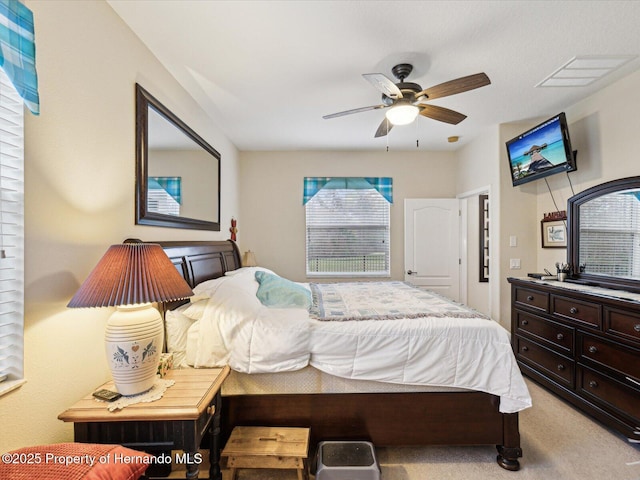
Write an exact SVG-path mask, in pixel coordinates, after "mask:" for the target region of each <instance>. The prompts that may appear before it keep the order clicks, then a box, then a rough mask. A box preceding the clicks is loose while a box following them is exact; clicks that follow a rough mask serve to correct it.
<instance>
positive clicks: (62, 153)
mask: <svg viewBox="0 0 640 480" xmlns="http://www.w3.org/2000/svg"><path fill="white" fill-rule="evenodd" d="M27 6H28V7H29V8H31V9H32V10H33V12H34V17H35V31H36V44H37V69H38V77H39V83H40V99H41V112H42V113H41V115H40V116H39V117H34V116H32V115H31V114H30V113H25V136H26V142H25V213H26V214H25V251H26V262H25V290H26V292H25V328H24V340H25V375H26V380H27V383H26V384H25V385H23V386H22V387H21V388H19V389H18V390H15V391H13V392H10V393H8V394H6V395H4V396H2V397H0V425H2V434H1V435H0V451H2V452H4V451H7V450H9V449H13V448H17V447H21V446H24V445H34V444H38V443H47V442H59V441H70V440H72V439H73V434H72V426H71V425H67V424H63V422H61V421H59V420H57V416H58V414H59V413H60V412H62V411H63V410H64V409H65V408H67V407H68V406H70V405H71V404H72V403H74V402H75V401H76V400H77V399H78V398H79V397H81V396H82V395H85V394H86V393H87V392H89V391H91V389H93V388H94V387H96V386H98V385H100V384H101V383H102V382H104V381H106V380H108V378H109V373H108V371H107V367H106V361H105V359H104V350H103V335H104V325H105V320H106V318H107V316H108V315H109V314H110V309H77V310H71V309H67V308H66V304H67V302H68V301H69V299H70V298H71V296H72V295H73V293H74V292H75V290H76V289H77V288H78V286H79V285H80V283H81V282H82V281H83V280H84V279H85V278H86V276H87V274H88V273H89V271H90V270H91V269H92V268H93V267H94V266H95V264H96V263H97V261H98V260H99V259H100V257H101V256H102V254H103V253H104V252H105V251H106V249H107V247H108V246H109V245H110V244H113V243H119V242H121V241H122V240H124V239H125V238H127V237H138V238H142V239H144V240H173V239H194V240H205V239H224V238H228V236H229V232H228V231H227V228H228V225H229V221H230V218H231V216H237V215H238V208H237V205H238V188H237V185H238V179H237V175H238V165H237V158H238V154H237V151H236V149H235V147H234V146H233V145H232V144H231V143H230V142H228V140H227V139H226V138H225V137H224V136H223V135H222V134H221V133H220V130H219V128H218V127H217V126H216V125H215V124H214V123H213V122H212V121H211V119H209V118H208V117H207V116H206V115H205V114H204V113H203V111H202V110H201V109H200V108H199V107H198V106H197V105H196V104H195V102H194V101H193V99H192V98H191V97H190V96H188V95H187V94H186V93H185V91H184V90H183V89H182V88H180V87H179V86H178V84H177V82H176V81H175V80H174V79H173V78H172V77H171V76H170V75H169V74H168V72H167V71H166V70H165V69H164V68H163V67H161V66H160V64H159V62H158V61H157V59H156V58H155V57H154V56H153V55H151V53H150V52H149V51H148V50H147V49H146V48H145V47H144V46H143V45H142V44H141V43H140V42H139V40H138V38H137V37H136V36H135V35H133V33H132V32H131V31H130V30H129V29H128V27H127V26H126V25H125V24H124V23H123V22H122V21H121V20H120V18H119V17H118V16H117V15H116V14H115V13H114V11H113V10H112V9H111V7H109V6H108V4H106V3H105V2H102V1H91V2H77V1H55V2H52V1H44V0H42V1H40V0H39V1H28V2H27ZM136 82H138V83H140V84H141V85H143V86H144V87H145V88H146V89H147V90H149V91H150V92H152V94H153V95H154V96H156V97H157V98H158V99H159V100H160V101H162V102H163V103H164V104H165V105H166V106H167V107H169V108H170V109H172V110H173V111H174V112H175V113H176V115H178V116H179V117H180V118H181V119H182V120H184V121H185V122H186V123H187V124H189V126H191V127H192V128H193V129H194V130H195V131H196V132H198V133H199V134H200V135H201V136H202V137H204V138H205V139H206V140H207V141H208V142H209V143H210V144H211V145H213V146H214V147H215V148H216V149H217V150H218V151H220V152H221V154H222V161H223V164H222V183H223V185H224V187H223V191H222V224H223V227H222V231H221V232H215V233H212V232H199V231H191V230H189V231H187V230H178V229H167V228H155V227H143V226H135V225H134V172H135V170H134V165H135V163H134V154H135V138H134V126H135V105H134V100H135V90H134V85H135V83H136Z"/></svg>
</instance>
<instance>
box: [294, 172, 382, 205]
mask: <svg viewBox="0 0 640 480" xmlns="http://www.w3.org/2000/svg"><path fill="white" fill-rule="evenodd" d="M323 188H330V189H347V190H362V189H370V188H373V189H375V190H376V191H377V192H378V193H379V194H380V195H382V196H383V197H384V198H385V199H386V200H387V201H388V202H389V203H393V178H391V177H304V191H303V198H302V204H303V205H306V204H307V202H308V201H309V200H311V199H312V198H313V196H314V195H315V194H316V193H318V192H319V191H320V190H322V189H323Z"/></svg>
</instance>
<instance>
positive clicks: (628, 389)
mask: <svg viewBox="0 0 640 480" xmlns="http://www.w3.org/2000/svg"><path fill="white" fill-rule="evenodd" d="M508 281H509V283H510V284H511V332H512V337H511V342H512V345H513V350H514V353H515V355H516V359H517V361H518V364H519V366H520V369H521V371H522V373H523V374H525V375H527V376H528V377H530V378H532V379H533V380H535V381H537V382H538V383H540V384H541V385H543V386H545V387H546V388H548V389H549V390H551V391H552V392H554V393H556V394H557V395H559V396H560V397H562V398H564V399H565V400H567V401H569V402H570V403H572V404H573V405H575V406H576V407H578V408H579V409H581V410H582V411H583V412H585V413H586V414H588V415H590V416H592V417H593V418H595V419H597V420H599V421H600V422H602V423H603V424H605V425H606V426H608V427H610V428H612V429H614V430H617V431H619V432H620V433H621V434H623V435H624V436H626V437H627V438H631V439H635V440H640V295H638V294H633V293H627V292H623V291H619V290H610V289H606V288H599V287H588V286H585V285H576V284H571V283H567V282H557V281H541V280H534V279H529V278H509V279H508Z"/></svg>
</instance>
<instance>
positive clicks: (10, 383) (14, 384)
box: [0, 378, 27, 397]
mask: <svg viewBox="0 0 640 480" xmlns="http://www.w3.org/2000/svg"><path fill="white" fill-rule="evenodd" d="M25 383H27V381H26V380H25V379H24V378H21V379H20V380H5V381H4V382H2V383H0V397H1V396H2V395H5V394H7V393H9V392H12V391H14V390H17V389H18V388H20V387H21V386H22V385H24V384H25Z"/></svg>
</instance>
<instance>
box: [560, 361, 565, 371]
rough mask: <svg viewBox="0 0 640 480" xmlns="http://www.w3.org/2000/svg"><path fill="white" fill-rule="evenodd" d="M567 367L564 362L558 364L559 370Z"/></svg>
mask: <svg viewBox="0 0 640 480" xmlns="http://www.w3.org/2000/svg"><path fill="white" fill-rule="evenodd" d="M565 368H566V367H565V366H564V365H563V364H561V363H559V364H558V370H560V371H563V370H564V369H565Z"/></svg>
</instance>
